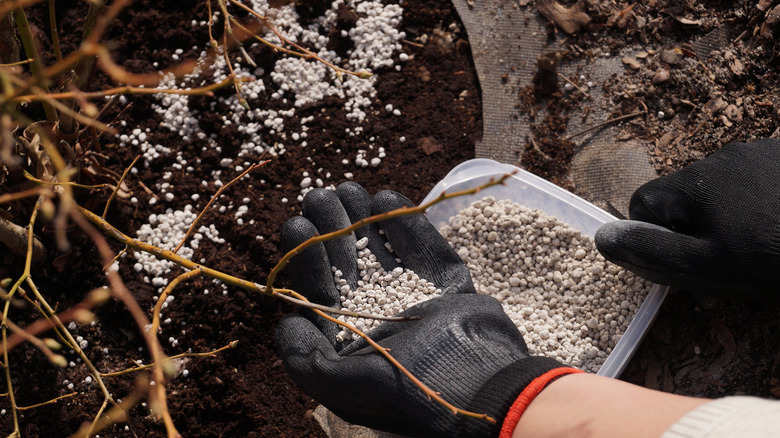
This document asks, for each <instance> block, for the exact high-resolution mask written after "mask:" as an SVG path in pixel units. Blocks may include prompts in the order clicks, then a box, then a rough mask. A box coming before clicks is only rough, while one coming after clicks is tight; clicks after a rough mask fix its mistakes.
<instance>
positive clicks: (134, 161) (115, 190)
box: [103, 155, 141, 219]
mask: <svg viewBox="0 0 780 438" xmlns="http://www.w3.org/2000/svg"><path fill="white" fill-rule="evenodd" d="M139 158H141V155H137V156H136V157H135V160H133V162H132V163H130V165H129V166H127V169H125V171H124V172H123V173H122V177H121V178H119V182H118V183H116V188H114V190H113V191H112V192H111V196H109V197H108V201H106V208H104V209H103V219H105V218H106V213H108V207H109V206H110V205H111V201H113V200H114V197H115V196H116V194H117V192H119V188H120V187H122V183H123V182H124V181H125V178H126V177H127V174H128V173H130V169H132V168H133V166H135V163H137V162H138V159H139Z"/></svg>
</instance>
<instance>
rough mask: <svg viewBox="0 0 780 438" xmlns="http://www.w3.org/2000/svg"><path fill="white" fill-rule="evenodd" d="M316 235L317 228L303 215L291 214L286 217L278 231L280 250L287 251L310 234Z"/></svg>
mask: <svg viewBox="0 0 780 438" xmlns="http://www.w3.org/2000/svg"><path fill="white" fill-rule="evenodd" d="M316 235H317V228H316V227H315V226H314V224H312V223H311V221H309V220H308V219H306V218H305V217H303V216H293V217H291V218H290V219H288V220H287V221H286V222H285V223H284V225H282V230H281V232H280V233H279V242H280V243H281V247H282V252H288V251H290V250H291V249H293V248H295V247H296V246H298V245H300V244H301V243H303V242H305V241H306V240H308V239H309V238H311V237H312V236H316Z"/></svg>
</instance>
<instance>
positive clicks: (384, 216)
mask: <svg viewBox="0 0 780 438" xmlns="http://www.w3.org/2000/svg"><path fill="white" fill-rule="evenodd" d="M513 174H514V172H513V173H511V174H505V175H502V176H501V177H500V178H498V179H494V178H491V179H490V181H488V182H487V183H485V184H482V185H480V186H479V187H475V188H473V189H468V190H461V191H457V192H452V193H446V192H443V193H442V194H441V195H439V196H437V197H436V198H435V199H433V200H432V201H430V202H427V203H425V204H423V205H419V206H417V207H401V208H399V209H396V210H393V211H388V212H387V213H381V214H376V215H374V216H370V217H367V218H364V219H361V220H359V221H357V222H355V223H353V224H352V225H350V226H348V227H346V228H342V229H341V230H337V231H333V232H330V233H326V234H320V235H317V236H313V237H311V238H309V239H307V240H306V241H305V242H303V243H301V244H300V245H298V246H296V247H295V248H293V249H292V250H290V251H289V252H288V253H287V254H285V255H284V256H282V258H281V260H279V262H278V263H277V264H276V266H274V267H273V269H271V272H270V273H269V274H268V280H267V281H266V291H267V293H271V294H274V287H273V283H274V279H276V276H277V274H279V272H280V271H281V270H282V269H284V267H285V266H287V263H289V262H290V259H292V258H293V257H295V256H296V255H298V254H300V253H301V252H302V251H303V250H305V249H306V248H308V247H310V246H312V245H314V244H315V243H319V242H325V241H328V240H331V239H335V238H336V237H341V236H346V235H349V234H351V233H352V232H353V231H355V230H357V229H359V228H361V227H364V226H366V225H369V224H373V223H375V222H382V221H385V220H388V219H392V218H395V217H399V216H407V215H410V214H416V213H424V212H425V210H427V209H428V208H430V207H431V206H433V205H436V204H438V203H440V202H442V201H444V200H446V199H450V198H456V197H458V196H465V195H473V194H475V193H479V192H480V191H482V190H484V189H486V188H488V187H491V186H495V185H500V184H503V183H504V181H506V180H507V179H508V178H509V177H510V176H512V175H513Z"/></svg>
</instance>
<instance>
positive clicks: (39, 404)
mask: <svg viewBox="0 0 780 438" xmlns="http://www.w3.org/2000/svg"><path fill="white" fill-rule="evenodd" d="M78 394H79V393H78V392H71V393H70V394H65V395H61V396H59V397H55V398H53V399H51V400H47V401H45V402H42V403H37V404H34V405H30V406H19V407H18V408H17V409H19V410H20V411H26V410H28V409H35V408H39V407H41V406H46V405H51V404H54V403H57V402H58V401H60V400H62V399H64V398H69V397H73V396H76V395H78Z"/></svg>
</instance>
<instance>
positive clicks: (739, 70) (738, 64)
mask: <svg viewBox="0 0 780 438" xmlns="http://www.w3.org/2000/svg"><path fill="white" fill-rule="evenodd" d="M729 68H731V72H732V73H734V74H735V75H737V76H741V75H742V74H743V73H745V67H744V66H743V65H742V61H740V60H739V59H737V58H734V61H732V62H731V63H730V64H729Z"/></svg>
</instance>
